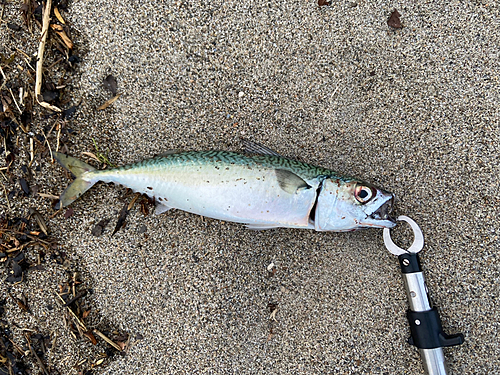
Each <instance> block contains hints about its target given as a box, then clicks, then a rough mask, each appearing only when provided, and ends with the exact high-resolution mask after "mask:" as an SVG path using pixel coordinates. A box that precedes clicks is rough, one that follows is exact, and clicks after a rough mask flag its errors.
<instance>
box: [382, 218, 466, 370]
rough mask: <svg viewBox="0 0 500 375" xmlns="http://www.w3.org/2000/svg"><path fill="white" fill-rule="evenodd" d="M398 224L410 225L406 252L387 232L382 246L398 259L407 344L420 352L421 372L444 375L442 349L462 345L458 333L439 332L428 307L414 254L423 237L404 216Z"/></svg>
mask: <svg viewBox="0 0 500 375" xmlns="http://www.w3.org/2000/svg"><path fill="white" fill-rule="evenodd" d="M397 220H398V221H405V222H407V223H408V224H410V226H411V228H412V230H413V235H414V237H415V239H414V241H413V243H412V245H411V246H410V248H409V249H408V250H404V249H401V248H400V247H398V246H397V245H395V244H394V242H393V241H392V239H391V234H390V230H389V229H388V228H385V229H384V243H385V246H386V248H387V250H389V251H390V252H391V253H392V254H394V255H396V256H397V257H398V259H399V264H400V266H401V273H402V274H403V280H404V284H405V288H406V294H407V295H408V301H409V305H410V308H409V309H408V311H407V314H406V317H407V318H408V322H409V323H410V332H411V336H410V338H409V340H408V342H409V343H410V344H411V345H414V346H416V347H417V348H418V350H419V351H420V356H421V358H422V361H423V362H424V370H425V372H426V373H427V374H429V375H446V374H447V371H448V370H447V366H446V361H445V357H444V353H443V347H448V346H454V345H460V344H462V343H463V342H464V336H463V334H461V333H458V334H454V335H447V334H446V333H444V332H443V327H442V324H441V319H440V317H439V313H438V310H437V309H436V307H432V306H431V303H430V300H429V296H428V290H427V286H426V284H425V279H424V273H423V272H422V268H421V266H420V259H419V257H418V254H417V253H418V252H419V251H420V250H422V248H423V247H424V236H423V234H422V231H421V229H420V227H419V226H418V225H417V223H415V222H414V221H413V220H412V219H410V218H409V217H407V216H399V217H398V218H397Z"/></svg>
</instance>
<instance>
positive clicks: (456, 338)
mask: <svg viewBox="0 0 500 375" xmlns="http://www.w3.org/2000/svg"><path fill="white" fill-rule="evenodd" d="M406 316H407V318H408V322H409V323H410V331H411V337H410V338H409V340H408V341H409V343H410V344H411V345H415V346H416V347H417V348H419V349H434V348H440V347H447V346H455V345H461V344H463V342H464V335H463V334H461V333H457V334H455V335H447V334H446V333H444V332H443V326H442V324H441V319H440V317H439V313H438V311H437V309H436V308H435V307H434V308H433V309H432V310H429V311H422V312H415V311H411V310H408V312H407V314H406Z"/></svg>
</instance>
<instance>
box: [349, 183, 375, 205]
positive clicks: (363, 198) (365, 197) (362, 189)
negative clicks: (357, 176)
mask: <svg viewBox="0 0 500 375" xmlns="http://www.w3.org/2000/svg"><path fill="white" fill-rule="evenodd" d="M354 196H355V197H356V200H357V201H358V202H359V203H361V204H365V203H368V202H369V201H370V200H371V199H372V198H373V197H374V196H375V192H374V191H373V189H372V188H370V187H368V186H362V185H359V186H356V190H355V192H354Z"/></svg>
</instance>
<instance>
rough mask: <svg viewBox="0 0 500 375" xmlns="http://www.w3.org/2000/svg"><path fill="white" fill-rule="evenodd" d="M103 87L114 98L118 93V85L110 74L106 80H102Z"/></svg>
mask: <svg viewBox="0 0 500 375" xmlns="http://www.w3.org/2000/svg"><path fill="white" fill-rule="evenodd" d="M103 84H104V87H105V88H107V89H108V90H109V91H111V94H112V95H113V96H116V93H117V92H118V91H117V89H118V83H117V82H116V78H115V77H113V76H112V75H111V74H110V75H108V76H107V77H106V78H104V80H103Z"/></svg>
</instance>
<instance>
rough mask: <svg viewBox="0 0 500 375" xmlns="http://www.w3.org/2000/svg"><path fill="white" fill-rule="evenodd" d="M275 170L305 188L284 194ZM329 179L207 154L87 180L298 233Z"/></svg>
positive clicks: (292, 166)
mask: <svg viewBox="0 0 500 375" xmlns="http://www.w3.org/2000/svg"><path fill="white" fill-rule="evenodd" d="M276 170H285V171H289V172H291V173H294V174H296V175H298V176H299V177H301V178H302V179H304V181H305V182H307V184H308V185H309V187H308V188H304V189H302V191H298V192H295V191H294V192H293V193H289V192H286V191H284V190H283V189H282V188H281V187H280V184H279V181H278V176H277V175H276ZM331 174H332V172H331V171H329V170H327V169H324V168H319V167H314V166H311V165H309V164H306V163H302V162H298V161H294V160H290V159H285V158H281V157H276V156H255V157H247V156H244V155H241V154H237V153H233V152H226V151H219V152H215V151H211V152H186V153H178V154H172V155H167V156H160V157H156V158H153V159H149V160H144V161H141V162H138V163H135V164H132V165H128V166H125V167H121V168H116V169H112V170H109V171H96V172H93V173H91V174H89V175H88V176H87V177H86V178H88V179H90V180H92V179H98V180H100V181H104V182H108V183H109V182H114V183H118V184H121V185H124V186H126V187H129V188H131V189H133V190H134V191H137V192H140V193H144V194H147V195H149V196H151V197H153V196H154V197H155V198H156V199H157V200H158V202H159V203H160V204H162V205H163V206H165V208H178V209H181V210H184V211H188V212H192V213H197V214H201V215H203V216H207V217H212V218H215V219H220V220H227V221H232V222H237V223H245V224H261V225H266V224H268V225H271V224H276V223H277V222H280V223H282V224H283V225H286V226H288V227H298V228H300V227H308V226H309V224H310V223H309V214H310V210H311V209H312V207H313V205H314V202H315V199H316V189H317V187H318V186H319V184H320V183H321V181H322V180H323V179H324V178H325V176H328V175H331ZM290 207H295V208H296V209H295V210H290ZM162 211H163V210H162Z"/></svg>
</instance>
